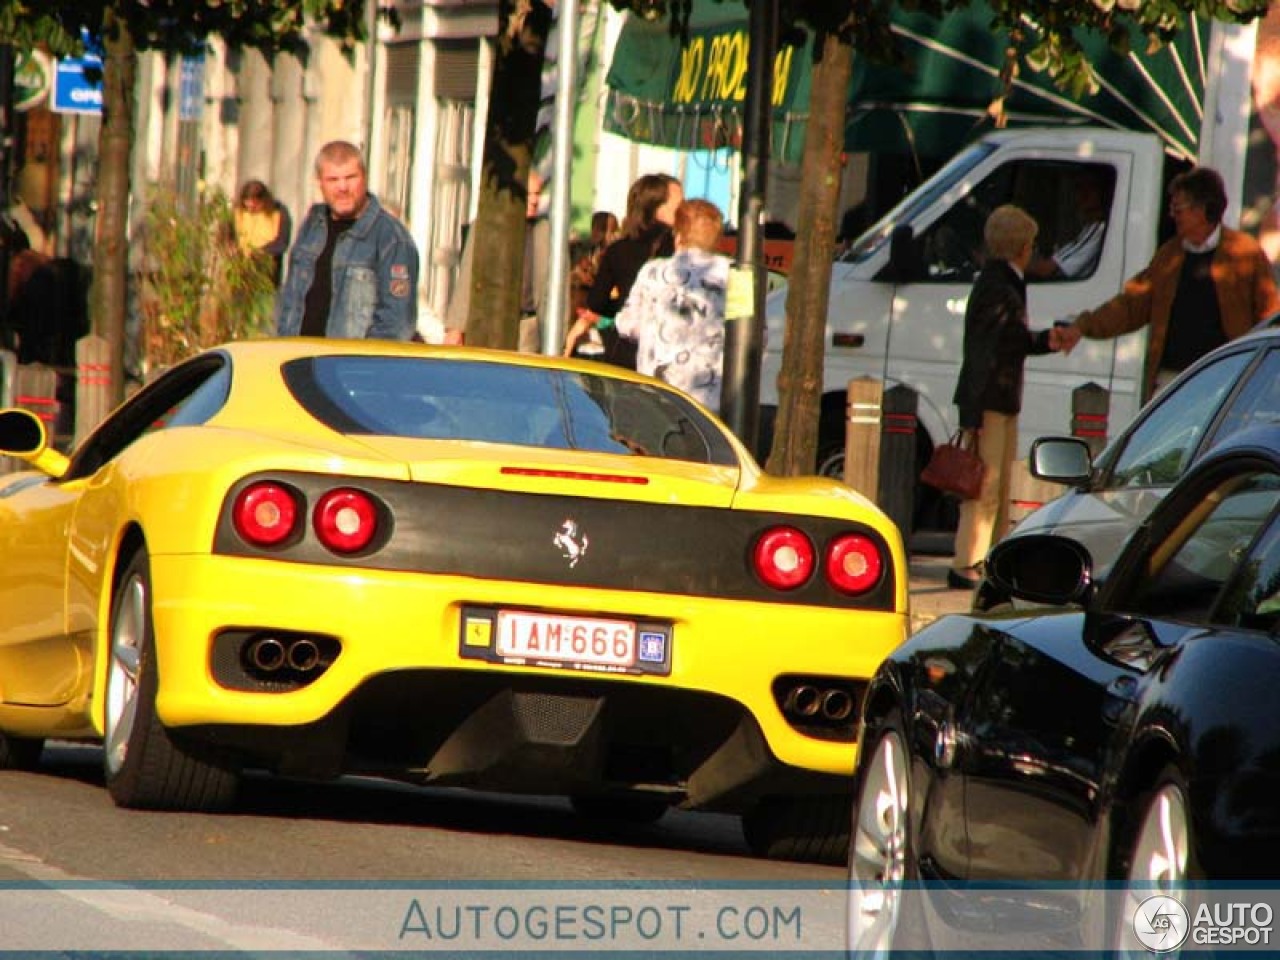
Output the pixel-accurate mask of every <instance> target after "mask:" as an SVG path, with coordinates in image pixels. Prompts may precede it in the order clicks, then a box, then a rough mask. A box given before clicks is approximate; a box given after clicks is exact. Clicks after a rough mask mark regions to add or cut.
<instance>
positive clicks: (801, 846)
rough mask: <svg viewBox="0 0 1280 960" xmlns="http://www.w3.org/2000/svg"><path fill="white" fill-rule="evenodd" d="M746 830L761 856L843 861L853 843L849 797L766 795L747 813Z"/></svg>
mask: <svg viewBox="0 0 1280 960" xmlns="http://www.w3.org/2000/svg"><path fill="white" fill-rule="evenodd" d="M742 833H743V836H744V837H746V840H747V846H748V847H750V848H751V852H752V853H754V854H755V855H756V856H759V857H768V858H769V859H771V860H798V861H803V862H805V863H830V864H840V863H843V862H844V857H845V850H846V849H847V848H848V846H849V798H848V797H847V796H815V797H766V798H765V799H763V800H761V801H760V802H759V803H757V804H756V805H755V806H754V807H752V808H751V809H750V810H748V811H747V812H746V813H745V814H743V817H742Z"/></svg>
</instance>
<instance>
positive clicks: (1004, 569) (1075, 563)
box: [983, 533, 1093, 607]
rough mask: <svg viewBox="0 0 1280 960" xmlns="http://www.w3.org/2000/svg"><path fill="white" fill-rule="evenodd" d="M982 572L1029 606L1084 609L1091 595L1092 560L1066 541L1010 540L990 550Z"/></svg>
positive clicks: (1044, 537)
mask: <svg viewBox="0 0 1280 960" xmlns="http://www.w3.org/2000/svg"><path fill="white" fill-rule="evenodd" d="M983 568H984V572H985V574H986V577H987V579H988V580H990V581H991V582H992V583H993V584H994V585H995V586H996V587H997V588H998V589H999V590H1001V591H1003V592H1005V593H1006V594H1008V595H1009V596H1011V597H1015V598H1017V599H1019V600H1026V601H1029V602H1030V603H1042V604H1052V605H1053V606H1059V607H1060V606H1066V605H1068V604H1080V605H1083V604H1085V603H1086V602H1087V601H1088V600H1089V598H1090V597H1091V596H1092V594H1093V558H1092V557H1091V556H1090V555H1089V551H1088V550H1087V549H1085V547H1083V546H1082V545H1081V544H1079V543H1077V542H1076V541H1074V540H1071V539H1068V538H1067V537H1058V536H1054V535H1052V534H1045V533H1030V534H1026V535H1025V536H1021V537H1018V536H1014V537H1010V538H1009V539H1007V540H1002V541H1000V542H999V543H997V544H996V545H995V546H994V547H992V548H991V552H990V553H989V554H987V559H986V562H985V563H984V564H983Z"/></svg>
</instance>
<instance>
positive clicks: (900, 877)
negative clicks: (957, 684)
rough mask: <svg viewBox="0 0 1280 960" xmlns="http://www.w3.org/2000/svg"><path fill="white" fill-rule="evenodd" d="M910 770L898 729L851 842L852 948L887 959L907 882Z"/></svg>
mask: <svg viewBox="0 0 1280 960" xmlns="http://www.w3.org/2000/svg"><path fill="white" fill-rule="evenodd" d="M907 798H908V785H907V764H906V755H905V752H904V750H903V746H902V738H901V736H900V735H899V734H898V732H897V731H896V730H895V729H892V728H891V729H889V730H888V732H886V733H885V734H884V736H882V737H881V738H880V741H879V742H878V743H877V744H876V750H875V754H874V756H873V757H872V759H871V762H870V764H868V766H867V769H866V773H865V775H864V776H863V780H862V789H861V791H860V793H859V798H858V807H857V810H856V812H855V814H854V823H853V832H852V835H851V836H850V841H849V945H850V948H851V949H853V950H856V951H858V952H859V955H863V954H864V953H865V955H867V956H887V955H888V953H889V950H890V948H891V947H892V946H893V939H894V935H895V933H896V932H897V927H898V922H899V919H900V914H901V911H902V897H903V886H904V883H905V880H906V876H907V855H908V854H907V849H908V843H907V841H908V837H907V830H908V827H907Z"/></svg>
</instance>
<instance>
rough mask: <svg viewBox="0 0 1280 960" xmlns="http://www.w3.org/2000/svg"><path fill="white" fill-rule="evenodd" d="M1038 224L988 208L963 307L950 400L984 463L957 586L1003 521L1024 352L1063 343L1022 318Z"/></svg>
mask: <svg viewBox="0 0 1280 960" xmlns="http://www.w3.org/2000/svg"><path fill="white" fill-rule="evenodd" d="M1038 232H1039V227H1038V226H1037V225H1036V222H1035V220H1033V219H1032V218H1031V217H1030V216H1029V215H1028V214H1027V213H1026V212H1025V211H1024V210H1022V209H1021V208H1020V207H1015V206H1013V205H1012V204H1006V205H1005V206H1002V207H997V208H996V209H995V210H994V211H993V212H992V213H991V215H990V216H989V217H988V218H987V222H986V226H985V228H984V231H983V239H984V240H985V241H986V246H987V262H986V265H985V266H984V267H983V268H982V272H981V273H979V274H978V279H977V280H975V281H974V284H973V290H972V291H971V292H970V294H969V304H968V306H967V307H966V308H965V312H964V359H963V363H962V364H961V367H960V380H959V382H958V383H957V384H956V392H955V396H954V398H953V402H954V403H955V405H956V407H957V408H959V414H960V427H961V429H962V430H964V431H965V432H966V435H970V434H972V433H976V434H977V445H976V446H977V451H978V456H979V457H981V458H982V463H983V466H984V467H985V470H984V475H983V478H982V492H981V493H980V494H979V495H978V498H977V499H976V500H965V501H963V502H962V503H961V504H960V523H959V526H958V527H957V528H956V542H955V559H954V560H953V561H952V565H951V570H950V571H948V573H947V583H948V584H949V585H950V586H951V587H953V588H956V589H969V588H972V587H974V586H976V585H977V582H978V569H977V567H978V564H979V563H980V562H981V561H982V559H983V557H985V556H986V554H987V550H988V549H990V547H991V544H993V543H994V542H996V541H997V540H999V539H1000V538H1001V537H1003V536H1004V534H1005V532H1006V529H1007V527H1008V524H1009V477H1010V474H1011V472H1012V469H1013V458H1014V453H1015V451H1016V448H1017V443H1018V413H1019V411H1021V410H1022V367H1023V364H1024V362H1025V361H1026V358H1027V356H1028V355H1029V354H1040V353H1051V352H1053V351H1056V350H1059V349H1061V343H1060V339H1059V334H1058V332H1057V330H1054V329H1049V330H1031V329H1029V328H1028V325H1027V286H1026V281H1025V280H1024V278H1023V275H1024V272H1025V270H1026V268H1027V263H1028V262H1029V261H1030V260H1031V256H1032V253H1033V252H1034V249H1035V240H1036V234H1037V233H1038Z"/></svg>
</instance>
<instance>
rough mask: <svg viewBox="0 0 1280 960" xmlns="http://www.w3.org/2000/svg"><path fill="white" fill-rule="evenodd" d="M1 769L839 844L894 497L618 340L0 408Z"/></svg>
mask: <svg viewBox="0 0 1280 960" xmlns="http://www.w3.org/2000/svg"><path fill="white" fill-rule="evenodd" d="M0 453H3V454H8V455H10V456H16V457H19V458H21V459H23V460H25V461H27V463H28V464H30V466H32V467H34V468H35V469H34V470H32V471H29V472H23V473H16V474H12V475H9V476H6V477H4V478H3V479H0V556H3V557H4V563H3V564H0V768H3V767H31V766H34V765H35V764H36V763H37V762H38V759H39V756H40V752H41V745H42V743H43V741H44V740H45V739H47V738H52V737H56V738H59V739H68V738H71V739H86V740H101V741H103V742H104V747H105V750H104V759H105V768H106V770H105V773H106V784H107V789H108V790H109V791H110V794H111V797H112V798H113V799H114V800H115V801H116V802H117V803H118V804H120V805H122V806H125V807H147V808H158V809H177V810H193V809H198V810H212V809H219V808H222V807H225V806H227V805H228V804H229V803H230V802H231V800H232V797H233V793H234V790H235V787H236V781H237V778H238V776H239V773H240V771H241V770H243V769H246V768H256V769H266V770H269V771H274V772H278V773H281V774H289V775H295V776H304V777H314V778H326V777H335V776H338V775H341V774H344V773H361V774H369V775H379V776H384V777H388V778H394V779H398V780H405V781H410V782H416V783H426V784H440V785H452V786H462V787H471V788H476V789H492V790H502V791H512V792H527V793H546V794H560V795H565V796H568V797H570V798H571V799H572V801H573V802H574V804H575V805H576V806H577V808H578V809H579V810H580V811H581V812H583V813H586V814H589V815H596V816H607V817H618V818H626V819H632V820H641V821H644V820H656V819H657V818H658V817H660V816H662V814H663V812H664V811H665V810H666V809H667V808H668V807H670V806H679V807H682V808H685V809H694V810H700V809H713V810H718V811H724V812H733V813H738V814H741V815H742V816H743V818H744V827H745V829H746V835H747V838H748V840H749V842H750V843H751V845H752V846H753V848H754V849H755V850H757V851H758V852H760V853H762V854H767V855H772V856H778V857H788V858H797V859H801V858H805V859H808V858H811V859H827V860H839V859H840V858H842V857H843V855H844V848H845V844H846V841H847V836H848V829H849V828H848V817H847V812H848V797H849V790H850V786H851V781H850V774H851V772H852V770H853V762H854V757H855V754H856V751H857V747H856V741H855V735H856V726H857V705H858V703H859V702H860V700H861V696H862V691H863V688H864V686H865V683H866V679H867V677H869V676H870V675H871V672H872V671H873V670H874V669H875V667H876V665H877V664H878V663H879V662H880V660H881V659H882V658H883V657H884V655H885V654H886V653H888V652H889V651H890V650H891V649H893V648H894V647H895V646H897V644H899V643H900V642H902V640H903V639H904V638H905V636H906V631H907V614H906V606H907V575H906V569H907V568H906V562H905V559H904V554H903V548H902V543H901V538H900V536H899V533H898V530H897V528H896V527H895V526H894V525H893V524H892V523H891V522H890V521H889V520H888V518H887V517H885V516H884V514H883V513H881V512H880V511H879V510H878V509H876V507H875V506H873V505H872V504H871V503H869V502H868V501H867V500H866V499H864V498H863V497H861V496H860V495H858V494H856V493H855V492H853V491H852V490H849V489H848V488H846V487H844V486H843V485H841V484H838V483H835V482H834V481H830V480H823V479H816V478H810V479H795V478H793V479H783V478H775V477H770V476H767V475H765V474H764V472H763V471H762V470H761V469H760V468H759V466H757V464H756V463H755V461H753V460H752V459H751V457H750V455H749V454H748V453H747V452H746V450H745V449H744V448H743V447H742V445H741V444H740V443H739V442H738V441H737V439H736V438H735V437H734V436H733V435H732V433H731V432H730V431H729V430H728V429H727V428H725V426H724V425H723V424H721V423H720V422H719V421H718V420H716V419H715V418H714V417H712V416H711V415H710V414H709V413H707V411H706V410H704V409H702V408H701V407H699V406H698V405H697V404H695V403H694V402H693V401H692V400H691V399H690V398H688V397H687V396H685V395H684V394H682V393H680V392H679V391H677V390H674V389H672V388H670V387H668V386H666V385H665V384H662V383H660V382H658V381H656V380H652V379H650V378H648V377H642V376H640V375H638V374H635V373H633V372H628V371H623V370H621V369H620V368H617V367H611V366H607V365H603V364H596V363H590V362H583V361H574V360H559V359H548V358H543V357H532V356H526V355H521V354H517V353H514V352H508V351H482V350H464V349H459V348H437V347H428V346H424V345H417V344H397V343H390V342H382V341H371V340H366V341H358V342H344V341H340V340H314V339H308V338H292V339H287V340H274V341H272V340H266V341H247V342H240V343H234V344H229V345H227V346H225V347H222V348H218V349H214V350H210V351H208V352H206V353H203V354H200V355H198V356H196V357H194V358H192V359H190V360H188V361H186V362H184V363H182V364H180V365H178V366H176V367H174V368H173V369H171V370H169V371H168V372H166V373H165V374H164V375H162V376H161V377H160V378H159V379H157V380H155V381H154V382H152V383H150V384H148V385H147V386H146V387H145V388H144V389H143V390H141V391H140V392H139V393H137V394H136V395H135V396H133V397H132V398H131V399H130V400H129V401H128V402H127V403H125V404H124V405H123V406H122V407H120V408H119V409H118V410H116V411H115V412H114V413H112V414H111V415H110V416H109V417H108V418H107V419H106V420H105V421H104V422H103V423H102V424H101V425H100V426H99V427H98V428H97V429H96V430H95V432H94V433H93V434H92V435H91V436H89V437H88V438H87V439H86V440H85V441H84V442H83V443H82V444H81V445H80V446H79V447H78V448H77V449H76V450H75V451H74V452H73V453H72V454H71V456H70V457H67V456H64V455H63V454H62V453H60V452H58V451H57V450H55V449H53V448H52V447H50V445H49V441H48V437H47V436H46V434H45V430H44V427H43V425H42V424H41V421H40V420H39V418H37V417H36V416H35V415H33V414H31V413H28V412H26V411H23V410H8V411H4V412H0Z"/></svg>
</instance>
